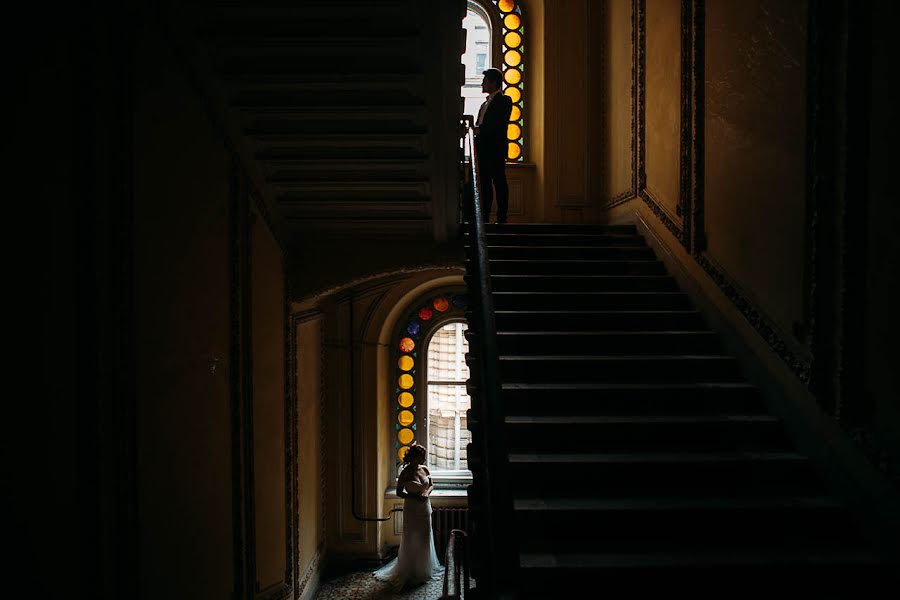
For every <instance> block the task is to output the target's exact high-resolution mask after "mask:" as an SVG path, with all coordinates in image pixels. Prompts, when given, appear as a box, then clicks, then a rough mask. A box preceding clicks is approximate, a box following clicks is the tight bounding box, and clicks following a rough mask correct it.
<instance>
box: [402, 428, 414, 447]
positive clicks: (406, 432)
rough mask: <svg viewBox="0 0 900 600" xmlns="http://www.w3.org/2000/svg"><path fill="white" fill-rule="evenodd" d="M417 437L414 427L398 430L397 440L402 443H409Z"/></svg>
mask: <svg viewBox="0 0 900 600" xmlns="http://www.w3.org/2000/svg"><path fill="white" fill-rule="evenodd" d="M415 437H416V434H414V433H413V430H412V429H409V428H404V429H401V430H400V431H398V432H397V441H399V442H400V443H401V444H409V443H410V442H412V441H413V440H414V439H415Z"/></svg>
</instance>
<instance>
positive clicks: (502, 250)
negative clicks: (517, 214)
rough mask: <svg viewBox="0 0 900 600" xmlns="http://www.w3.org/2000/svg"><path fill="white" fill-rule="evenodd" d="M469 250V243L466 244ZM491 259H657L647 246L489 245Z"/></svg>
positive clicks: (488, 251) (488, 250)
mask: <svg viewBox="0 0 900 600" xmlns="http://www.w3.org/2000/svg"><path fill="white" fill-rule="evenodd" d="M466 250H467V251H468V245H467V246H466ZM487 253H488V258H489V259H490V260H491V261H494V260H502V259H517V260H566V259H576V260H656V255H655V254H654V253H653V249H652V248H649V247H647V246H488V247H487Z"/></svg>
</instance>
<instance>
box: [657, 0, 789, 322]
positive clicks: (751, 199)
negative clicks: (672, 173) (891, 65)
mask: <svg viewBox="0 0 900 600" xmlns="http://www.w3.org/2000/svg"><path fill="white" fill-rule="evenodd" d="M805 23H806V3H805V2H780V1H778V0H768V1H762V2H758V3H740V2H739V3H735V2H730V1H728V0H710V1H708V2H707V3H706V83H705V92H706V113H705V120H704V121H705V128H706V136H705V140H704V141H705V154H704V156H705V187H706V191H705V207H706V222H705V230H706V234H707V239H708V248H709V254H710V256H711V257H712V258H713V259H714V260H715V261H716V262H718V263H719V264H720V265H721V267H722V269H723V270H724V271H725V272H727V273H728V274H729V275H730V276H731V277H732V278H733V279H734V280H735V281H736V282H737V283H738V284H739V285H740V286H741V287H742V288H744V289H745V290H747V291H748V293H750V294H751V296H752V299H753V300H754V301H755V303H757V304H758V306H759V307H760V308H761V309H762V310H763V312H764V313H765V314H767V315H768V316H769V317H770V318H772V319H773V320H774V321H775V322H776V323H777V324H778V325H779V326H780V327H781V328H782V331H783V332H785V333H786V334H790V332H791V329H792V326H793V324H794V323H795V322H800V321H802V320H803V314H802V313H803V285H804V277H805V275H806V274H805V273H804V272H803V263H804V242H805V237H806V233H805V212H804V211H805V202H806V192H805V189H806V182H805V180H806V168H805V162H806V139H805V136H806V125H805V121H806V44H807V42H806V25H805ZM649 131H650V129H649V127H648V135H649Z"/></svg>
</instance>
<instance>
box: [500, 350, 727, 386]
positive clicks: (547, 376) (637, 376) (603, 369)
mask: <svg viewBox="0 0 900 600" xmlns="http://www.w3.org/2000/svg"><path fill="white" fill-rule="evenodd" d="M499 368H500V380H501V381H503V382H505V383H517V382H521V383H537V382H589V381H603V382H617V383H639V382H644V381H652V382H654V383H668V382H692V381H703V382H713V381H732V382H737V381H741V374H740V371H739V369H738V365H737V362H736V361H735V360H734V358H732V357H729V356H714V355H659V356H640V355H634V356H625V355H622V356H552V355H530V356H528V355H524V356H520V355H500V356H499Z"/></svg>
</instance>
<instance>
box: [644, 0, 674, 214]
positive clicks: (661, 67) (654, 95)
mask: <svg viewBox="0 0 900 600" xmlns="http://www.w3.org/2000/svg"><path fill="white" fill-rule="evenodd" d="M645 35H646V58H645V81H646V92H645V94H646V95H645V107H644V110H645V134H644V135H645V137H644V140H645V148H644V153H645V156H644V161H645V162H644V171H645V174H646V181H645V189H646V191H647V192H648V193H649V194H650V195H651V196H652V197H653V198H654V199H655V200H656V202H657V203H658V204H659V205H660V206H661V207H662V208H663V210H665V211H666V212H667V213H669V216H670V218H672V220H674V221H677V220H678V217H677V215H676V212H677V209H678V206H679V204H680V203H681V190H680V165H681V160H680V151H681V143H680V141H681V1H680V0H647V2H646V34H645Z"/></svg>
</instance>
